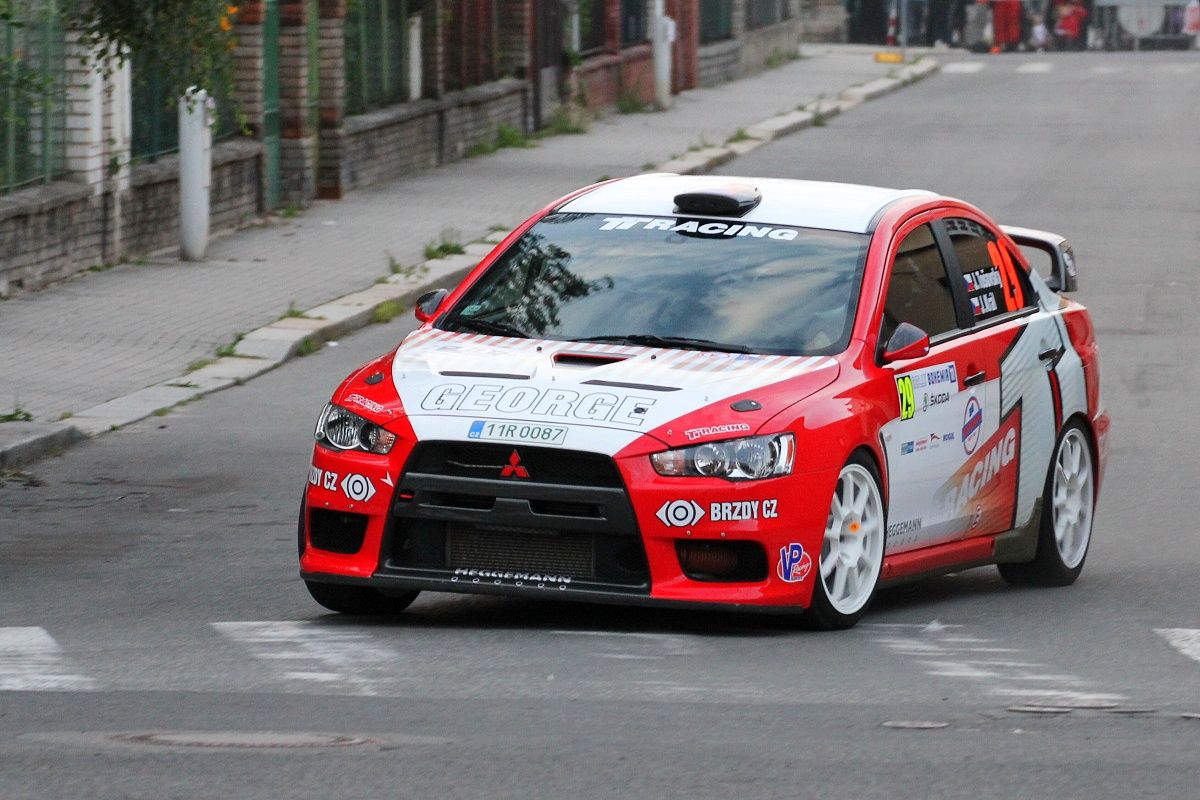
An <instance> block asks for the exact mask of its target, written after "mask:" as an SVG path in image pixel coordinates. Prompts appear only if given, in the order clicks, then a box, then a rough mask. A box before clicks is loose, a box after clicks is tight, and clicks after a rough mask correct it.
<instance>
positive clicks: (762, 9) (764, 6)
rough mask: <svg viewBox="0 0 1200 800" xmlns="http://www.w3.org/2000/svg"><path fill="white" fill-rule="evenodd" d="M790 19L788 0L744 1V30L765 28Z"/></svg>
mask: <svg viewBox="0 0 1200 800" xmlns="http://www.w3.org/2000/svg"><path fill="white" fill-rule="evenodd" d="M789 17H791V9H789V8H788V0H746V28H748V29H750V30H753V29H755V28H765V27H767V26H768V25H774V24H776V23H777V22H782V21H783V20H785V19H788V18H789Z"/></svg>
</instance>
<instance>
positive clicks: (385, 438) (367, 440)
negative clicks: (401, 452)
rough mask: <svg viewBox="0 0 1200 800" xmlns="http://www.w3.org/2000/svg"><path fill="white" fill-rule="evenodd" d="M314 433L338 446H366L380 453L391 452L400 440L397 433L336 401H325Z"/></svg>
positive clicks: (348, 447)
mask: <svg viewBox="0 0 1200 800" xmlns="http://www.w3.org/2000/svg"><path fill="white" fill-rule="evenodd" d="M313 436H314V437H315V438H316V440H317V441H318V442H319V443H321V444H323V445H325V446H326V447H332V448H333V449H335V450H363V451H365V452H368V453H379V454H380V455H386V454H387V453H389V452H391V449H392V445H394V444H395V443H396V434H394V433H392V432H391V431H387V430H384V429H383V428H381V427H379V426H378V425H376V424H375V423H374V422H371V421H370V420H368V419H363V418H362V417H360V416H359V415H358V414H355V413H354V412H353V411H349V410H347V409H344V408H342V407H341V406H335V405H334V404H333V403H326V404H325V410H324V411H322V412H321V416H320V417H318V418H317V429H316V431H315V432H314V433H313Z"/></svg>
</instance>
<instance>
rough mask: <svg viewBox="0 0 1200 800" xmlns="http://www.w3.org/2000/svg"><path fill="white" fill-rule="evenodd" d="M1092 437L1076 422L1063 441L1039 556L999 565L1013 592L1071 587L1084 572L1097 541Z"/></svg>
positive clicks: (1046, 495) (1047, 497)
mask: <svg viewBox="0 0 1200 800" xmlns="http://www.w3.org/2000/svg"><path fill="white" fill-rule="evenodd" d="M1093 464H1094V462H1093V459H1092V447H1091V443H1090V442H1089V441H1088V437H1087V433H1086V432H1085V431H1084V429H1083V427H1082V426H1081V425H1080V424H1079V423H1078V422H1072V423H1071V424H1070V425H1068V426H1067V427H1066V428H1065V429H1063V432H1062V435H1061V436H1060V437H1059V440H1058V445H1057V446H1056V447H1055V449H1054V459H1053V460H1052V461H1051V462H1050V470H1049V473H1048V474H1047V475H1046V486H1045V489H1044V490H1043V493H1042V498H1043V499H1042V520H1041V524H1040V528H1039V530H1038V543H1037V554H1036V555H1035V556H1034V557H1033V560H1032V561H1028V562H1026V563H1024V564H998V565H997V569H999V570H1000V576H1001V577H1002V578H1004V580H1005V581H1007V582H1008V583H1011V584H1013V585H1014V586H1070V585H1071V584H1072V583H1074V582H1075V579H1076V578H1078V577H1079V573H1080V572H1082V571H1083V562H1084V561H1085V560H1086V559H1087V552H1088V546H1089V545H1090V544H1091V541H1092V518H1093V514H1094V512H1095V509H1096V471H1095V468H1094V466H1093Z"/></svg>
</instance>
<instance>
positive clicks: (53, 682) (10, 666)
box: [0, 627, 96, 692]
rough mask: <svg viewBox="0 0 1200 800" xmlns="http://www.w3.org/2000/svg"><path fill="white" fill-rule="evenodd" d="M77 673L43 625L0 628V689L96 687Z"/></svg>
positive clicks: (84, 688)
mask: <svg viewBox="0 0 1200 800" xmlns="http://www.w3.org/2000/svg"><path fill="white" fill-rule="evenodd" d="M95 688H96V682H95V681H93V680H92V679H91V678H88V677H85V676H83V675H78V674H76V673H75V672H74V671H73V669H72V667H71V665H70V663H69V662H68V661H67V659H66V657H65V656H64V655H63V652H62V648H61V647H59V646H58V642H56V641H54V638H53V637H52V636H50V634H49V633H47V632H46V630H45V629H44V628H32V627H30V628H0V691H9V692H55V691H86V690H89V689H95Z"/></svg>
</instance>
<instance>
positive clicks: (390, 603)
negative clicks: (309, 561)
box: [304, 581, 420, 616]
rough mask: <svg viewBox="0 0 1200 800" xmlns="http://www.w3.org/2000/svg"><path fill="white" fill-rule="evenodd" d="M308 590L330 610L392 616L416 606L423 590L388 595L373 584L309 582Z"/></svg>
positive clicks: (342, 612) (351, 613) (340, 612)
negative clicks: (354, 584) (416, 601)
mask: <svg viewBox="0 0 1200 800" xmlns="http://www.w3.org/2000/svg"><path fill="white" fill-rule="evenodd" d="M304 585H305V586H306V587H308V593H309V594H311V595H312V598H313V600H316V601H317V602H318V603H320V604H321V605H322V606H324V607H325V608H327V609H329V610H330V611H336V612H338V613H339V614H350V615H353V616H392V615H395V614H399V613H400V612H402V611H404V609H406V608H408V607H409V606H410V605H412V602H413V601H414V600H416V599H417V595H419V594H420V591H411V592H403V593H401V594H395V595H390V594H384V593H383V592H381V591H379V590H378V589H374V588H372V587H370V586H349V585H347V584H344V583H319V582H317V581H305V582H304Z"/></svg>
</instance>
